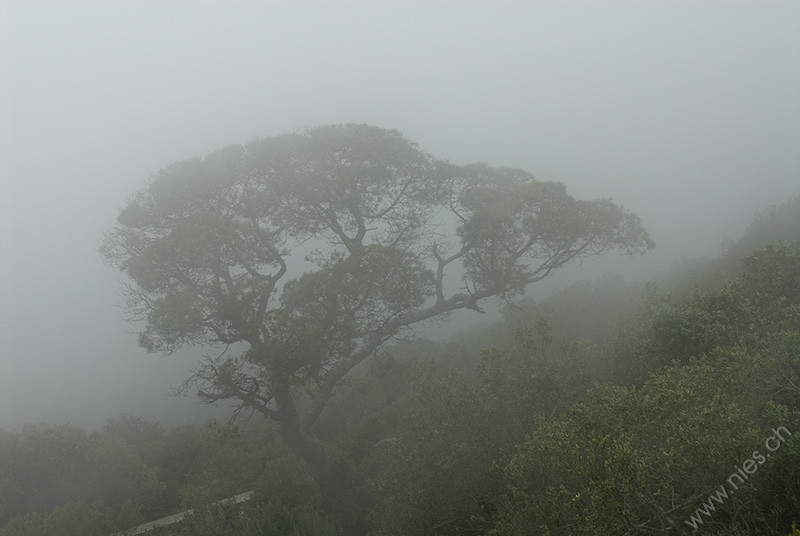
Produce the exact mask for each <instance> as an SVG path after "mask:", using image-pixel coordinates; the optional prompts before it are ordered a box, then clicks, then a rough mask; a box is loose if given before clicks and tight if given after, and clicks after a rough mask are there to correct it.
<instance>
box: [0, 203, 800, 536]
mask: <svg viewBox="0 0 800 536" xmlns="http://www.w3.org/2000/svg"><path fill="white" fill-rule="evenodd" d="M356 372H357V374H354V375H353V377H352V378H351V379H350V380H349V381H348V382H347V383H346V385H344V387H343V388H342V389H341V390H340V392H339V393H338V396H337V398H336V400H335V403H334V404H333V405H332V406H331V407H330V408H329V410H328V411H327V412H326V414H325V415H324V419H323V420H322V421H321V422H320V423H319V425H318V430H317V431H318V433H319V436H320V437H323V438H325V440H326V441H329V442H330V443H331V444H333V445H335V446H336V449H337V450H338V452H339V454H340V456H338V459H341V460H345V461H346V460H353V461H352V463H353V464H356V463H357V464H358V466H357V467H353V470H352V471H348V474H353V475H357V476H356V477H354V478H355V481H353V482H350V483H348V484H349V485H348V486H347V489H349V490H350V492H349V494H350V495H349V496H348V497H345V498H344V500H343V502H342V503H343V504H348V505H349V507H348V508H347V509H346V511H336V512H330V511H328V509H326V507H325V504H324V502H323V501H322V499H321V497H319V496H318V495H317V491H315V490H316V488H315V486H313V485H312V483H311V481H310V478H309V477H308V475H307V474H306V473H305V472H304V469H303V466H302V465H301V464H300V463H298V462H297V461H296V460H295V459H294V458H293V457H292V456H291V455H290V454H289V453H288V451H287V450H286V449H285V447H283V446H282V442H281V441H280V440H279V438H278V437H277V431H276V430H274V429H272V428H271V427H270V426H269V425H261V424H258V425H256V424H253V423H249V422H247V421H244V422H242V423H241V424H240V425H239V426H238V427H234V426H228V425H215V424H209V425H207V426H205V427H202V428H197V427H189V426H187V427H179V428H174V429H170V430H167V429H165V428H163V427H162V426H161V425H159V424H158V423H154V422H149V421H146V420H143V419H141V418H138V417H133V416H122V417H119V418H117V419H113V420H111V421H109V422H108V424H107V425H106V427H105V428H104V429H102V430H100V431H96V432H87V431H84V430H82V429H80V428H76V427H73V426H70V425H41V424H39V425H27V426H24V427H22V428H20V429H18V430H15V431H0V526H2V527H3V528H0V536H12V535H13V536H21V535H26V536H29V535H35V534H42V535H48V536H60V535H64V536H66V535H76V534H81V535H103V536H106V535H109V534H111V533H113V532H116V531H118V530H122V529H125V528H128V527H131V526H135V525H137V524H139V523H142V522H146V521H150V520H151V519H156V518H158V517H161V516H164V515H168V514H172V513H174V512H177V511H180V510H183V509H186V508H191V507H194V508H196V515H195V516H194V517H193V518H190V519H188V520H186V521H185V522H183V523H181V524H179V525H174V526H171V527H165V528H162V529H158V530H156V531H153V532H152V533H151V534H153V535H161V536H164V535H173V536H177V535H187V536H188V535H192V536H197V535H200V536H203V535H209V536H210V535H223V534H224V535H237V536H250V535H281V536H283V535H287V534H298V535H300V534H302V535H320V536H322V535H325V536H329V535H354V534H356V535H357V534H369V535H381V536H388V535H398V536H400V535H404V536H405V535H453V536H455V535H460V536H464V535H490V534H491V535H497V536H503V535H527V534H541V535H548V534H549V535H553V536H556V535H559V536H560V535H586V536H589V535H591V536H597V535H607V536H619V535H624V534H628V535H638V534H642V535H644V534H653V533H659V532H663V533H668V534H672V533H674V534H690V533H692V531H693V530H694V528H698V529H699V530H701V531H702V534H708V535H720V536H721V535H723V534H724V535H726V536H744V535H752V534H777V535H786V534H789V533H790V532H791V533H792V534H793V535H795V536H798V535H800V531H798V530H795V529H793V528H792V527H793V525H792V523H793V522H800V198H796V199H793V200H792V201H790V202H789V203H787V204H785V205H782V206H780V207H776V208H773V209H770V210H768V211H765V212H764V213H763V214H761V215H760V216H759V217H758V218H757V220H756V222H755V223H754V224H753V225H752V226H751V228H750V230H749V231H748V232H747V234H746V235H745V237H744V238H743V239H742V240H740V241H738V242H736V243H733V244H730V245H728V246H726V248H725V250H724V251H723V253H722V254H721V255H719V256H717V257H714V258H709V259H708V260H704V261H697V262H693V263H684V264H681V265H679V266H676V267H674V268H673V269H672V270H671V271H670V272H669V273H668V274H667V275H666V276H665V277H663V278H661V279H659V280H658V281H654V282H652V283H648V284H638V283H637V284H630V283H626V282H625V281H623V280H622V279H621V278H618V277H614V276H608V277H606V278H602V279H600V280H598V281H595V282H583V283H578V284H576V285H574V286H572V287H569V288H567V289H564V290H562V291H559V292H556V293H554V294H553V295H552V296H551V297H550V298H548V299H546V300H542V301H534V300H530V299H529V300H524V301H522V302H517V303H515V304H514V305H513V306H509V307H508V308H507V310H506V318H505V320H504V321H503V322H500V323H498V324H495V325H491V326H487V327H486V328H485V329H483V330H473V331H472V332H470V333H465V334H463V335H461V336H457V337H455V338H454V339H453V340H451V341H449V342H446V343H434V342H430V341H424V340H417V341H406V342H404V343H398V344H395V345H393V346H391V347H389V348H387V349H386V350H385V352H384V354H383V355H382V356H381V357H380V358H379V359H377V360H375V361H374V362H372V363H370V364H369V365H368V366H364V367H362V368H361V369H359V370H357V371H356ZM775 430H780V431H781V433H782V435H781V438H782V439H783V440H782V441H780V446H779V448H776V449H775V450H774V451H773V450H772V449H771V448H770V447H768V446H765V438H769V437H771V436H772V435H773V434H774V431H775ZM783 430H785V431H786V432H788V433H783ZM390 438H391V439H392V440H391V441H382V440H384V439H390ZM395 438H396V439H395ZM773 443H774V441H773ZM773 446H774V444H773ZM766 454H769V457H767V456H766ZM762 459H763V461H762ZM733 474H739V475H746V477H747V478H746V479H745V478H744V477H742V476H740V477H736V478H733V477H732V475H733ZM731 481H733V482H734V483H735V484H736V486H735V488H734V487H731V484H730V482H731ZM720 486H725V488H724V491H725V492H726V493H727V492H730V493H727V496H725V497H722V496H720V495H717V492H718V491H719V490H720ZM253 488H255V489H256V492H255V494H254V498H253V500H252V501H250V502H248V503H247V504H245V505H240V506H236V507H235V508H234V507H231V508H217V507H205V506H207V505H210V504H211V503H212V502H214V501H215V500H217V499H220V498H222V497H226V496H230V495H233V494H235V493H239V492H242V491H246V490H249V489H253ZM712 496H713V497H716V499H712V498H711V497H712ZM709 505H710V506H711V508H709Z"/></svg>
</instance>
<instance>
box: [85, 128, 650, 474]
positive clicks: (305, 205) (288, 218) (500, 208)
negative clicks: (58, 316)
mask: <svg viewBox="0 0 800 536" xmlns="http://www.w3.org/2000/svg"><path fill="white" fill-rule="evenodd" d="M652 246H653V243H652V241H651V240H650V239H649V237H648V234H647V232H646V231H645V230H644V228H643V226H642V225H641V222H640V219H639V218H638V217H637V216H636V215H635V214H632V213H630V212H628V211H626V210H625V209H623V208H622V207H620V206H618V205H617V204H614V203H613V202H611V201H610V200H595V201H580V200H576V199H574V198H573V197H571V196H570V195H569V194H567V193H566V189H565V187H564V185H562V184H560V183H555V182H543V181H539V180H537V179H536V178H534V176H533V175H531V174H530V173H528V172H526V171H522V170H518V169H508V168H492V167H489V166H486V165H482V164H473V165H466V166H456V165H453V164H450V163H447V162H444V161H441V160H438V159H436V158H434V157H433V156H431V155H430V154H427V153H425V152H423V151H422V150H420V149H419V148H418V146H417V144H415V143H414V142H412V141H410V140H408V139H407V138H405V137H404V136H403V135H402V134H401V133H399V132H397V131H395V130H385V129H381V128H377V127H372V126H366V125H334V126H323V127H318V128H313V129H309V130H306V131H304V132H299V133H294V134H286V135H280V136H275V137H270V138H265V139H257V140H255V141H252V142H250V143H248V144H246V145H232V146H230V147H227V148H224V149H222V150H219V151H217V152H214V153H212V154H210V155H208V156H206V157H205V158H195V159H192V160H187V161H183V162H178V163H176V164H173V165H171V166H169V167H167V168H166V169H164V170H162V171H161V172H160V173H158V174H157V175H156V176H155V178H154V179H153V180H152V182H151V183H150V184H149V186H148V187H147V188H145V189H144V190H142V191H140V192H139V193H137V194H135V195H134V196H133V197H132V198H131V199H130V200H129V201H128V203H127V205H126V206H125V208H124V209H123V210H122V211H121V212H120V214H119V218H118V223H117V225H116V227H115V228H114V229H113V230H112V231H111V232H109V233H108V234H107V236H106V238H105V240H104V243H103V245H102V247H101V253H102V254H103V256H104V257H105V258H106V260H107V261H108V262H110V263H111V264H113V265H115V266H117V267H119V268H120V269H121V270H122V271H124V272H125V273H126V274H127V276H128V277H129V279H130V282H129V284H128V286H127V287H126V289H127V299H128V306H129V308H130V312H131V313H132V314H133V316H134V317H135V318H138V319H140V320H143V321H144V322H145V324H144V329H143V331H142V332H141V334H140V342H141V344H142V345H143V346H144V347H145V348H147V349H148V350H150V351H163V352H171V351H174V350H176V349H177V348H179V347H181V346H184V345H196V344H215V345H220V346H222V347H228V346H230V345H233V346H232V348H233V349H235V350H237V351H238V350H241V352H240V353H238V354H237V353H234V352H231V353H230V354H229V353H225V352H222V353H221V354H220V356H219V357H216V358H214V357H211V358H209V359H208V360H207V361H206V362H205V364H204V365H203V366H202V367H201V368H200V369H199V370H197V372H196V374H195V376H194V377H193V379H194V381H196V382H197V384H198V389H199V392H200V396H201V397H202V398H204V399H206V400H208V401H215V400H222V399H235V400H238V402H239V403H240V408H243V409H248V408H249V409H251V410H254V411H257V412H259V413H261V414H263V415H264V416H266V417H267V418H269V419H271V420H274V421H276V422H277V423H279V425H280V429H281V430H282V433H283V436H284V439H285V440H286V441H287V444H288V445H289V446H290V447H291V448H293V449H294V450H295V451H296V452H297V453H298V454H299V455H300V456H301V457H302V458H303V459H304V460H305V461H306V462H307V463H308V464H309V467H310V469H311V473H312V475H313V476H314V478H315V479H316V480H317V482H318V483H319V484H320V485H321V486H322V488H326V487H328V486H332V485H334V483H335V482H336V481H338V480H339V477H338V476H337V475H336V474H335V473H336V471H335V470H334V468H333V466H332V464H331V460H330V458H329V456H328V455H327V454H326V453H325V449H324V448H323V446H322V445H321V444H320V443H319V441H317V440H316V438H315V437H314V434H313V432H312V426H313V425H314V423H315V422H316V421H317V419H318V418H319V416H320V415H321V413H322V412H323V411H324V409H325V407H326V405H327V403H328V401H329V400H330V398H331V396H332V394H333V392H334V388H335V386H336V385H337V383H338V382H339V380H341V379H342V378H343V377H344V376H345V375H346V374H347V373H348V372H349V371H350V370H352V369H353V367H355V366H356V365H358V364H359V363H361V362H362V361H364V360H365V359H367V358H369V357H370V356H372V355H373V354H374V353H375V351H376V350H377V349H378V348H379V347H380V346H381V345H382V344H384V343H385V342H386V341H388V340H389V339H391V338H393V337H397V336H398V335H401V334H403V333H405V332H406V331H408V330H410V329H411V328H413V327H414V326H415V325H419V324H420V323H421V322H424V321H427V320H431V319H437V318H441V317H443V316H444V315H447V314H448V313H451V312H453V311H456V310H459V309H473V310H476V311H480V310H481V303H482V301H483V300H486V299H488V298H491V297H494V296H501V295H507V294H510V293H520V292H523V291H524V289H525V288H526V287H527V286H528V285H529V284H531V283H534V282H536V281H539V280H541V279H543V278H544V277H546V276H547V275H549V274H550V273H551V272H552V271H553V270H554V269H556V268H558V267H560V266H563V265H564V264H566V263H568V262H570V261H572V260H575V259H578V258H585V257H589V256H594V255H598V254H602V253H605V252H607V251H610V250H621V251H624V252H626V253H629V254H635V253H643V252H645V251H646V250H648V249H649V248H651V247H652Z"/></svg>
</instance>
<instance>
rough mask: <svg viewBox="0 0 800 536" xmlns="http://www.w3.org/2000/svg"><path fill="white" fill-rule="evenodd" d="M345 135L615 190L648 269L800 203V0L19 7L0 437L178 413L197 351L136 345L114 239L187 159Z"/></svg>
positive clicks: (0, 159)
mask: <svg viewBox="0 0 800 536" xmlns="http://www.w3.org/2000/svg"><path fill="white" fill-rule="evenodd" d="M339 122H365V123H371V124H375V125H378V126H382V127H389V128H397V129H399V130H401V131H403V132H404V133H405V134H406V135H407V136H408V137H410V138H411V139H414V140H416V141H418V142H419V143H420V145H421V147H422V148H423V149H425V150H427V151H429V152H431V153H433V154H434V155H436V156H438V157H442V158H446V159H450V160H452V161H454V162H457V163H466V162H473V161H482V162H487V163H489V164H490V165H494V166H512V167H522V168H525V169H527V170H530V171H532V172H534V173H535V174H536V175H537V176H538V177H539V178H541V179H548V180H557V181H561V182H564V183H565V184H567V186H568V188H569V191H570V192H571V193H572V194H573V195H575V196H576V197H582V198H596V197H612V198H614V199H615V200H616V201H618V202H620V203H622V204H624V205H625V206H626V207H628V208H629V209H631V210H633V211H634V212H637V213H638V214H640V215H641V216H642V218H643V219H644V221H645V224H646V226H647V227H648V228H649V229H650V230H651V233H652V234H653V237H654V239H655V240H656V242H657V244H658V249H657V250H656V251H654V252H653V253H652V254H650V255H648V256H647V257H645V258H642V259H635V260H626V263H625V264H624V267H625V268H623V269H624V270H627V271H629V272H630V271H632V270H635V271H637V272H636V273H639V274H652V273H653V271H654V270H656V269H659V268H666V267H668V265H669V264H670V263H671V262H673V261H674V260H677V259H678V258H679V257H680V256H681V255H688V256H701V255H709V256H713V255H715V254H716V252H717V248H718V246H719V243H720V242H721V240H723V239H725V238H736V237H738V236H739V235H740V234H741V233H742V231H743V230H744V229H745V227H746V226H747V224H748V222H749V221H750V218H751V217H752V215H753V213H754V211H756V210H758V209H760V208H763V207H764V206H767V205H770V204H774V203H779V202H782V201H785V200H786V199H788V198H789V197H790V196H793V195H797V194H800V150H799V148H800V2H796V1H791V0H787V1H767V0H761V1H752V2H728V1H687V2H679V1H674V0H669V1H667V0H665V1H660V2H656V1H645V0H642V1H638V2H634V1H629V2H610V1H607V2H603V1H600V0H596V1H591V2H590V1H586V2H577V1H569V0H567V1H558V2H533V1H530V2H490V1H485V2H462V1H455V0H453V1H433V0H432V1H429V2H411V1H395V2H382V1H377V2H375V1H373V2H333V1H330V2H318V3H309V2H302V1H300V2H241V1H240V2H233V1H230V2H217V3H213V2H196V1H191V2H174V1H167V0H163V1H135V2H134V1H128V2H113V1H103V2H68V1H63V2H32V1H24V2H23V1H19V2H9V1H5V2H2V0H0V426H16V425H18V424H20V423H21V422H23V421H27V420H53V421H63V420H70V421H72V422H76V423H79V424H90V425H97V424H102V422H103V421H104V419H105V418H106V417H108V416H114V415H116V414H118V413H120V412H121V411H130V412H134V413H140V414H144V415H145V416H150V415H158V416H164V415H167V416H174V418H175V419H180V418H181V415H184V414H185V412H186V411H187V408H188V407H189V406H191V403H192V399H189V401H183V402H176V401H174V400H172V399H168V398H166V397H165V393H166V392H167V391H168V390H169V387H170V385H174V384H176V383H177V382H178V381H179V380H180V378H181V377H182V375H183V374H184V373H185V372H188V370H189V368H190V367H191V362H192V359H193V357H192V354H188V353H187V354H185V355H183V356H181V357H178V358H177V359H169V360H167V359H164V358H162V357H161V356H148V355H147V354H145V353H144V352H143V351H142V350H140V349H138V348H137V346H136V336H135V334H134V333H133V328H132V327H131V326H129V325H127V324H126V323H125V322H124V320H123V319H122V317H121V311H120V310H119V309H118V308H116V304H118V303H119V302H120V299H119V296H118V279H119V277H118V274H117V273H115V271H114V270H112V269H110V268H108V267H106V266H105V265H103V263H102V261H101V259H100V256H99V255H98V253H97V247H98V245H99V243H100V240H101V239H102V235H103V232H105V231H106V230H108V229H110V228H111V226H112V225H113V224H114V220H115V217H116V214H117V211H118V210H119V208H120V207H121V206H122V204H123V203H124V201H125V198H126V197H127V196H128V195H130V194H131V193H133V192H134V191H136V190H137V189H140V188H142V187H144V186H145V185H146V183H147V181H148V179H149V177H150V176H151V175H152V174H153V173H154V172H156V171H157V170H158V169H160V168H162V167H164V166H166V165H168V164H170V163H172V162H174V161H177V160H180V159H183V158H188V157H192V156H197V155H203V154H206V153H207V152H210V151H212V150H214V149H217V148H220V147H222V146H225V145H227V144H230V143H235V142H246V141H248V140H250V139H252V138H253V137H255V136H269V135H274V134H280V133H283V132H287V131H293V130H296V129H298V128H301V127H304V126H311V125H318V124H327V123H339ZM609 262H611V261H609ZM614 263H615V264H608V266H615V267H616V266H621V265H620V264H619V261H618V260H615V261H614ZM601 266H606V265H603V264H601ZM148 412H150V413H148Z"/></svg>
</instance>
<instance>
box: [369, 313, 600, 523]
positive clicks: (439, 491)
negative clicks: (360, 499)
mask: <svg viewBox="0 0 800 536" xmlns="http://www.w3.org/2000/svg"><path fill="white" fill-rule="evenodd" d="M537 328H538V329H536V330H534V331H530V332H523V331H521V332H520V333H519V334H518V338H517V345H516V346H515V347H514V348H513V349H512V350H508V351H499V350H494V351H488V352H486V353H485V355H484V358H483V361H482V366H481V374H480V376H481V382H480V385H479V386H477V387H472V386H471V382H468V381H465V379H463V378H459V377H457V376H455V375H451V376H445V377H437V376H436V375H435V374H434V373H433V371H431V370H428V371H427V372H423V374H422V376H421V378H420V383H419V384H418V387H417V389H416V391H417V394H416V403H415V406H414V409H413V410H412V412H411V414H410V415H409V417H408V420H407V421H406V425H405V426H404V427H403V428H401V430H400V439H399V441H398V442H397V443H396V444H395V445H393V446H392V447H391V449H390V450H389V451H388V452H387V457H388V458H389V460H390V465H389V471H388V475H387V477H385V478H384V479H383V481H382V482H381V485H380V487H379V489H380V490H381V495H382V502H381V504H379V505H378V508H377V510H376V513H375V515H374V516H373V518H372V519H373V523H374V524H375V526H376V528H375V533H376V534H387V535H388V534H409V535H410V534H441V535H444V534H484V533H485V532H486V531H488V530H489V529H490V528H491V527H492V526H493V522H494V516H495V513H496V510H497V505H498V502H499V500H500V498H501V497H502V495H503V492H504V487H505V483H504V476H503V470H502V469H503V466H504V465H505V464H506V462H507V461H508V460H509V459H510V458H511V455H512V453H513V450H514V447H515V445H517V444H518V443H519V442H520V441H521V440H522V439H523V438H524V435H525V433H526V432H528V431H530V430H534V429H536V428H537V427H538V426H540V425H541V423H542V422H543V421H544V420H545V419H546V418H548V417H552V416H553V415H554V414H556V413H557V412H558V411H559V410H560V409H561V408H565V407H568V406H569V404H571V403H572V402H573V401H575V400H576V399H578V398H579V397H580V396H581V395H582V393H583V391H584V390H585V389H586V383H585V378H584V377H582V376H581V374H580V373H579V372H578V371H577V370H576V363H575V362H573V361H570V359H569V356H557V355H551V354H550V352H549V342H550V341H549V328H548V325H547V324H546V322H544V321H542V322H540V323H539V325H538V326H537Z"/></svg>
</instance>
